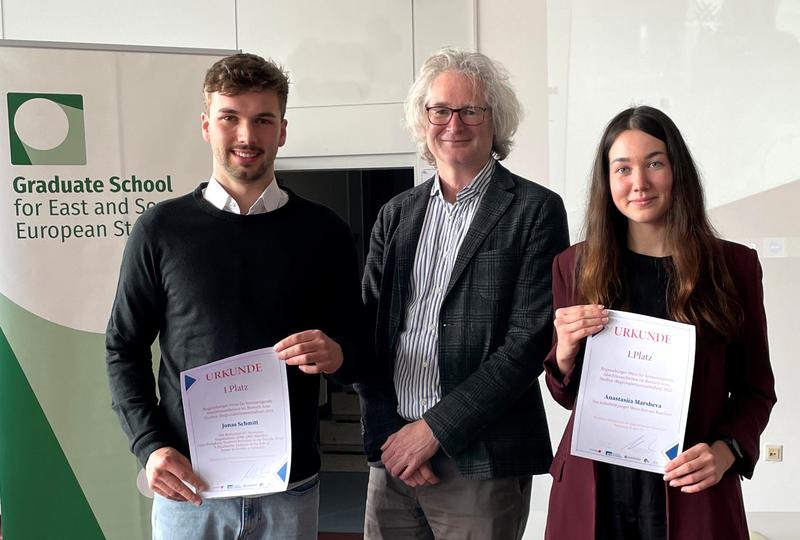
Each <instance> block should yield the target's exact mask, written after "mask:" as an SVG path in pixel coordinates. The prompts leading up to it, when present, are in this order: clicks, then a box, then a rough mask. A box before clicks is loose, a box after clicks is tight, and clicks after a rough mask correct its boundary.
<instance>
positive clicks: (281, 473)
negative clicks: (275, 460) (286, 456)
mask: <svg viewBox="0 0 800 540" xmlns="http://www.w3.org/2000/svg"><path fill="white" fill-rule="evenodd" d="M287 465H288V463H284V464H283V467H281V470H279V471H278V476H280V477H281V480H286V466H287Z"/></svg>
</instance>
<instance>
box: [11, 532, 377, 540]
mask: <svg viewBox="0 0 800 540" xmlns="http://www.w3.org/2000/svg"><path fill="white" fill-rule="evenodd" d="M317 538H319V540H364V535H363V534H361V533H336V532H321V533H319V536H318V537H317ZM0 540H2V538H0Z"/></svg>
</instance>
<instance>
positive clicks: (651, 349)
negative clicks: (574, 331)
mask: <svg viewBox="0 0 800 540" xmlns="http://www.w3.org/2000/svg"><path fill="white" fill-rule="evenodd" d="M694 352H695V328H694V326H692V325H687V324H681V323H676V322H673V321H667V320H664V319H657V318H654V317H646V316H643V315H637V314H633V313H626V312H622V311H613V310H610V311H609V312H608V323H607V324H606V325H605V328H604V329H603V330H602V331H601V332H599V333H597V334H595V335H594V336H592V337H590V338H588V339H587V341H586V350H585V353H584V357H583V369H582V371H581V382H580V388H579V390H578V401H577V404H576V410H575V424H574V430H573V434H572V448H571V452H572V454H573V455H575V456H580V457H585V458H588V459H594V460H598V461H604V462H606V463H612V464H615V465H622V466H626V467H632V468H635V469H641V470H645V471H651V472H655V473H661V472H663V471H664V465H666V463H667V462H668V461H669V460H670V459H673V458H675V456H677V455H678V454H679V453H680V452H681V451H682V449H683V448H682V447H683V436H684V431H685V429H686V417H687V414H688V410H689V396H690V393H691V387H692V374H693V369H694Z"/></svg>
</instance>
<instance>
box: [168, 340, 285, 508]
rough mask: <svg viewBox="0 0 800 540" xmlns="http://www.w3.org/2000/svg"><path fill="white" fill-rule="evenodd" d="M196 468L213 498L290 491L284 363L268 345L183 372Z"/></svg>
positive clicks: (206, 493) (185, 411)
mask: <svg viewBox="0 0 800 540" xmlns="http://www.w3.org/2000/svg"><path fill="white" fill-rule="evenodd" d="M181 398H182V399H183V414H184V418H185V419H186V434H187V435H188V438H189V452H190V454H191V458H192V466H193V468H194V470H195V472H196V473H197V474H198V475H199V476H200V477H201V478H202V479H203V480H205V482H206V483H207V484H208V489H207V490H206V491H203V492H201V493H200V495H201V496H203V497H205V498H209V499H213V498H216V497H239V496H244V495H261V494H264V493H273V492H276V491H286V486H287V484H288V481H289V470H290V468H291V455H292V434H291V419H290V415H289V387H288V384H287V382H286V365H285V364H284V363H283V362H281V361H280V360H278V357H277V356H276V355H275V351H274V350H273V349H272V348H271V347H270V348H266V349H258V350H255V351H250V352H246V353H244V354H239V355H237V356H232V357H230V358H225V359H223V360H219V361H217V362H212V363H210V364H206V365H204V366H201V367H197V368H194V369H189V370H186V371H182V372H181Z"/></svg>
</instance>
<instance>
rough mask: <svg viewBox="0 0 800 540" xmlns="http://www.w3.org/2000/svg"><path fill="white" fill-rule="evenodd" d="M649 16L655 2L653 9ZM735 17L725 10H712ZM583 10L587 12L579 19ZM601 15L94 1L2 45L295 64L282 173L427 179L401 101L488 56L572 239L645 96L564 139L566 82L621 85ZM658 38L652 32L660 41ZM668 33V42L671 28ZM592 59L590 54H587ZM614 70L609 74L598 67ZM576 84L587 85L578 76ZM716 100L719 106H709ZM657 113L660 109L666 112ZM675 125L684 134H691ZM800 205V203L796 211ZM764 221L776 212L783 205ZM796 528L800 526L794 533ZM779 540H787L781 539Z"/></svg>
mask: <svg viewBox="0 0 800 540" xmlns="http://www.w3.org/2000/svg"><path fill="white" fill-rule="evenodd" d="M629 3H630V2H629V1H628V0H613V2H612V4H607V3H606V4H603V8H602V9H603V10H606V11H607V12H614V13H618V23H619V24H620V25H624V24H625V22H626V18H625V17H626V12H625V8H626V7H630V6H628V4H629ZM651 3H652V2H647V4H648V5H650V4H651ZM723 3H724V2H723V1H722V0H719V1H716V2H710V3H709V4H714V5H719V4H723ZM734 3H735V2H734ZM754 4H755V3H754ZM758 4H759V5H760V3H758ZM637 5H638V4H637ZM655 5H656V4H653V6H655ZM687 5H688V4H687ZM776 5H777V9H778V11H779V13H780V15H781V18H780V19H781V22H780V25H782V26H781V29H782V30H783V31H784V32H787V33H790V34H791V32H793V31H794V29H796V28H797V23H798V21H800V4H798V3H797V2H796V1H794V2H792V1H784V2H780V1H779V2H777V4H776ZM134 6H135V7H134ZM237 6H238V10H237ZM576 6H577V7H580V8H582V9H583V10H584V11H580V10H577V9H576ZM590 6H591V3H587V2H575V3H574V4H573V3H571V2H567V1H564V2H556V1H552V2H550V3H549V4H548V2H547V1H546V0H492V1H489V0H436V1H433V0H413V1H411V2H396V1H392V0H378V1H375V0H372V1H367V0H340V1H338V2H333V3H321V2H311V1H310V0H296V1H294V2H291V3H288V2H279V1H276V0H269V1H256V0H239V2H238V3H234V2H232V1H229V2H222V1H214V0H176V1H173V2H166V3H165V2H156V1H155V0H142V1H140V2H137V3H135V4H131V3H129V2H122V1H109V0H85V1H83V2H81V3H80V4H74V3H73V4H69V3H63V2H56V1H54V0H35V1H32V0H0V7H1V8H2V9H0V30H1V33H0V37H2V38H4V39H15V40H16V39H25V40H45V41H75V42H93V43H106V44H107V43H116V44H128V45H156V46H168V47H198V48H216V49H219V48H223V49H234V48H242V49H244V50H246V51H248V52H255V53H258V54H262V55H265V56H272V57H274V58H276V59H277V60H279V61H281V62H283V63H285V64H286V67H287V68H288V69H289V70H290V71H291V72H292V74H293V80H294V83H295V86H294V87H293V89H292V94H291V96H290V103H289V105H290V110H289V112H288V115H287V116H288V119H289V136H288V143H287V146H286V147H285V148H284V149H283V151H282V154H281V158H279V164H278V165H279V167H283V168H309V167H320V168H322V167H346V166H360V167H369V166H380V165H383V166H401V165H413V164H415V163H416V158H415V156H414V147H413V145H412V144H411V142H410V141H409V139H408V137H407V134H406V133H405V131H404V129H403V126H402V112H401V109H402V107H401V103H402V99H403V97H404V94H405V91H406V89H407V87H408V85H409V84H410V83H411V81H412V80H413V77H414V73H415V70H416V69H417V68H418V67H419V65H420V63H421V61H422V60H424V58H425V57H426V56H427V54H428V53H429V52H431V51H432V50H434V49H436V48H438V47H439V46H442V45H455V46H461V47H466V48H477V49H478V50H480V51H481V52H484V53H486V54H488V55H489V56H492V57H494V58H496V59H497V60H499V61H501V62H502V63H503V64H504V65H505V66H506V67H507V68H508V69H509V71H510V72H511V73H512V77H513V79H512V80H513V83H514V85H515V87H516V89H517V92H518V94H519V97H520V99H521V101H522V103H523V106H524V109H525V113H526V118H525V120H524V121H523V123H522V125H521V126H520V130H519V133H518V136H517V139H516V148H515V151H514V152H513V153H512V155H511V157H510V158H509V159H508V160H507V164H508V165H509V166H510V167H511V168H512V169H513V170H514V171H515V172H517V173H519V174H522V175H523V176H526V177H528V178H530V179H534V180H537V181H539V182H541V183H543V184H545V185H550V186H551V187H552V188H553V189H555V190H556V191H559V192H560V193H561V194H562V195H564V197H565V202H566V204H567V207H568V209H570V211H571V212H570V218H571V227H572V229H573V235H574V233H576V232H577V231H576V229H577V225H578V224H579V223H578V221H579V216H580V213H581V211H582V208H583V202H584V201H583V190H582V187H581V186H583V185H584V184H583V182H584V181H585V178H586V172H587V171H588V168H589V161H588V160H587V158H586V156H587V155H589V154H590V153H591V148H592V147H593V145H594V143H595V141H596V138H597V137H599V134H600V131H601V130H602V123H603V121H605V120H607V119H608V118H610V116H611V113H609V112H608V111H607V110H606V109H608V107H610V106H611V105H613V107H611V108H612V109H615V110H617V109H619V108H621V106H623V105H625V104H626V103H627V102H628V101H629V100H631V99H635V98H637V97H639V98H641V97H642V96H643V94H638V95H633V96H628V95H623V94H620V93H618V92H617V93H612V94H609V95H607V96H605V97H602V96H601V98H598V101H597V103H598V104H601V105H602V114H600V115H599V116H597V115H596V114H595V116H592V117H591V118H590V119H581V122H578V124H579V125H582V129H581V131H580V133H576V132H570V131H568V129H567V126H569V125H571V124H570V122H571V121H572V122H573V123H574V117H573V118H572V119H570V117H569V114H575V112H576V111H578V110H583V109H581V107H583V106H584V105H585V104H580V103H575V102H574V101H570V99H569V96H568V93H567V90H568V85H567V84H564V83H566V82H568V80H571V82H572V83H573V84H578V83H580V84H581V85H584V88H583V90H584V92H585V91H586V90H587V88H588V89H589V90H591V85H592V84H594V83H595V82H596V81H597V80H596V81H592V80H591V79H590V78H587V77H586V73H587V72H586V71H585V69H593V70H594V71H593V72H592V73H593V76H595V77H600V79H599V84H600V86H603V85H606V86H612V87H613V85H610V82H611V80H612V79H613V78H614V77H616V76H617V75H616V74H615V73H614V72H612V71H608V72H604V70H603V69H602V65H601V66H600V69H597V68H598V66H594V67H593V66H592V65H591V63H585V62H586V58H588V57H587V56H585V55H584V56H578V57H576V56H575V53H574V51H573V50H572V47H575V44H576V43H577V42H578V40H580V38H581V36H583V37H584V38H585V37H586V35H587V34H579V35H574V34H573V33H574V32H576V31H580V32H586V29H587V28H589V29H591V28H592V26H591V24H590V23H591V21H590V20H588V19H582V18H581V17H583V16H588V15H587V14H588V13H589V12H588V11H586V10H589V9H592V8H591V7H590ZM651 7H652V6H651ZM631 9H632V8H631ZM637 9H638V8H637ZM687 9H688V8H687ZM320 10H322V11H320ZM312 13H313V14H314V15H311V14H312ZM576 13H577V16H575V14H576ZM443 18H446V20H448V21H449V23H448V24H447V25H445V26H444V27H443V29H442V28H440V26H441V24H440V22H439V21H441V20H442V19H443ZM673 19H674V17H673V18H672V19H671V18H670V13H669V12H667V13H666V15H665V16H664V17H663V18H662V19H661V21H660V24H661V25H662V26H665V27H666V25H668V24H676V23H675V20H673ZM587 24H588V26H586V25H587ZM582 25H583V26H582ZM548 27H549V32H550V35H549V36H548ZM594 28H595V29H596V27H594ZM554 29H556V30H554ZM662 30H664V29H663V28H660V27H658V26H656V27H655V30H651V34H650V35H651V36H652V35H653V34H652V32H659V31H662ZM613 32H614V30H613V28H601V29H599V31H598V33H597V35H596V36H595V37H594V39H596V40H598V43H599V42H600V41H601V40H602V39H603V36H604V35H605V34H613ZM666 32H667V34H668V32H669V29H668V28H667V29H666ZM741 32H742V37H743V40H744V42H745V43H747V40H749V39H755V40H756V41H754V42H752V43H754V44H755V45H758V43H759V42H758V41H757V40H758V37H757V36H754V35H751V34H745V33H746V32H748V30H747V27H743V28H742V29H741ZM784 37H788V36H784ZM584 43H586V42H585V40H584ZM591 44H592V42H588V45H589V46H590V47H591ZM751 50H755V51H756V52H759V51H762V52H763V48H759V47H755V48H752V47H751ZM668 52H669V51H666V52H663V53H659V54H661V57H660V58H661V59H662V60H663V59H668V58H669V56H668V54H667V53H668ZM1 53H2V49H0V54H1ZM665 55H666V56H665ZM652 58H654V59H653V60H651V61H650V62H644V63H639V62H633V61H631V63H630V65H628V66H627V69H628V72H629V73H628V74H629V76H631V77H634V78H635V77H636V76H637V74H639V75H648V74H649V75H650V76H655V77H656V78H657V75H658V73H659V64H658V58H659V56H658V54H656V55H655V56H654V57H652ZM603 60H604V59H599V60H598V62H601V61H603ZM793 60H795V57H794V56H791V55H788V56H787V55H784V54H780V55H772V56H770V57H766V58H764V59H763V60H762V62H763V63H764V64H766V65H769V66H770V67H772V68H773V69H772V70H769V71H761V73H762V76H761V77H762V79H761V80H759V81H755V83H763V77H764V76H765V75H763V74H764V73H768V74H769V73H773V71H774V72H775V73H782V72H793V73H796V70H797V65H800V64H797V63H792V62H793ZM575 62H578V63H577V64H576V63H575ZM580 62H584V64H580ZM581 65H584V66H585V69H584V68H581V67H580V66H581ZM756 65H757V64H756ZM576 69H578V70H583V71H578V72H576V71H575V70H576ZM653 74H655V75H653ZM723 75H724V73H723ZM775 80H777V81H778V82H781V81H783V82H784V83H785V82H786V79H780V78H778V79H770V81H772V82H774V81H775ZM788 80H791V79H788ZM656 83H657V81H656ZM656 83H654V84H656ZM707 84H709V85H712V86H713V84H714V81H713V80H711V81H708V82H707ZM586 85H589V86H588V87H586ZM757 87H758V85H757V84H756V88H757ZM648 88H651V89H652V92H651V93H650V94H647V95H644V98H646V99H652V98H654V97H657V95H658V93H657V90H658V86H657V85H656V86H650V87H648ZM786 90H787V92H789V93H793V95H795V96H796V95H798V93H799V92H797V89H791V88H788V89H786ZM689 98H691V96H689ZM187 99H190V97H187ZM606 99H609V100H611V102H610V104H609V103H606V102H605V101H604V100H606ZM705 99H706V100H708V99H712V98H709V97H708V95H706V96H705ZM620 100H621V101H620ZM198 104H199V96H198ZM653 104H654V105H656V106H664V103H663V102H660V101H656V102H654V103H653ZM742 107H743V108H746V104H742ZM732 112H738V111H732ZM600 116H602V117H603V118H602V119H601V118H600ZM606 117H607V118H606ZM678 123H679V125H680V124H681V122H680V121H679V122H678ZM793 127H796V126H789V129H792V128H793ZM737 129H738V130H740V131H741V132H745V131H747V126H737ZM703 136H704V133H702V132H698V133H697V134H696V135H695V134H692V136H691V139H690V142H691V143H697V144H702V145H703V147H705V146H706V145H707V144H708V143H709V142H708V141H704V140H703ZM576 140H577V141H580V142H579V145H580V151H579V152H577V153H570V152H568V151H566V150H564V149H565V148H566V147H567V145H568V143H570V144H574V143H575V141H576ZM731 141H732V142H731V143H729V144H733V143H735V142H736V137H732V138H731ZM710 143H713V141H710ZM787 144H788V143H787ZM712 148H713V145H712ZM554 149H556V150H557V151H554ZM712 151H713V150H712ZM717 152H718V154H719V156H715V157H714V159H715V160H716V159H717V158H718V157H723V158H726V157H728V156H729V155H730V154H731V153H735V152H741V150H739V149H738V148H735V147H734V148H731V147H725V148H722V149H717ZM726 154H727V155H726ZM768 163H769V162H767V164H768ZM795 163H796V160H795ZM778 170H780V171H782V172H781V174H783V172H785V171H786V170H787V168H786V167H783V166H782V168H780V169H778ZM788 170H789V174H790V175H791V174H795V176H793V177H792V178H793V179H794V180H797V179H798V178H800V174H797V169H796V168H794V169H791V167H790V168H789V169H788ZM730 181H731V178H728V177H725V176H718V177H707V178H706V182H707V186H708V189H709V192H710V193H711V194H713V197H714V200H715V201H717V202H716V204H719V205H722V206H720V208H719V209H712V214H713V215H715V216H717V214H719V216H720V217H719V218H717V217H715V219H719V221H720V228H721V229H722V231H723V233H725V232H726V230H730V231H732V232H731V233H730V234H731V235H738V236H739V237H742V238H743V239H745V240H746V239H747V238H744V237H746V236H747V234H748V233H747V231H744V232H743V231H741V230H740V229H737V228H736V224H737V217H736V216H737V215H741V212H745V213H748V212H751V211H752V210H749V209H750V208H751V206H748V207H745V208H743V209H740V210H739V211H738V212H739V214H737V211H736V209H735V204H736V197H739V196H741V194H743V193H751V191H748V190H749V189H750V188H749V186H748V185H747V184H741V183H737V184H736V186H737V187H736V190H737V192H736V193H737V194H738V195H735V196H734V195H731V194H730V193H728V189H727V186H728V184H729V182H730ZM795 183H796V182H795ZM781 193H782V192H778V193H777V194H776V195H775V197H773V199H772V203H775V202H776V201H779V200H784V199H785V196H782V195H781ZM792 193H796V191H793V192H792ZM797 202H798V201H797V199H795V200H794V203H795V205H796V203H797ZM731 204H732V205H734V210H732V211H729V212H728V213H727V214H726V213H725V208H723V206H724V205H731ZM766 208H767V210H766V212H767V213H768V212H769V210H768V209H769V208H771V206H767V207H766ZM761 211H764V210H763V209H762V210H761ZM767 219H768V218H767V217H766V216H763V217H762V219H759V220H757V221H760V222H762V223H763V222H764V221H765V220H767ZM788 219H789V218H788V217H787V220H788ZM789 221H790V222H791V223H792V224H793V225H792V226H793V227H795V228H794V229H792V230H789V232H786V230H783V231H778V232H775V231H772V232H769V233H763V232H759V233H758V234H756V235H755V236H754V238H755V239H757V240H758V241H762V240H764V239H766V238H767V234H769V235H773V236H776V237H781V236H788V237H789V240H788V244H787V245H788V246H789V248H787V250H788V252H789V253H790V255H791V256H792V257H795V258H796V257H797V247H796V246H797V244H796V242H797V240H796V237H798V236H800V234H798V233H797V232H796V224H797V223H798V222H797V220H796V219H791V220H789ZM773 233H774V234H773ZM793 242H794V243H793ZM792 246H795V247H792ZM792 250H795V251H792ZM794 260H796V259H794ZM776 265H777V263H768V264H765V272H766V275H765V288H766V301H767V312H768V316H769V318H770V321H772V325H773V326H772V327H773V331H772V332H771V334H770V339H771V343H772V347H773V365H774V369H775V371H776V374H777V376H778V381H779V386H778V390H779V399H780V400H781V401H780V402H779V405H778V407H777V408H776V410H775V414H774V416H773V419H772V422H771V424H770V426H769V428H768V430H767V434H766V439H765V440H768V441H769V442H778V443H783V444H784V455H785V457H784V462H783V463H781V464H765V463H760V464H759V466H758V467H757V469H756V474H755V479H754V480H753V481H750V482H745V487H744V489H745V496H746V499H747V501H748V504H749V505H752V508H751V509H752V510H757V511H760V512H768V511H772V512H800V499H798V498H797V497H793V489H792V484H791V483H790V482H787V481H786V479H787V478H798V477H800V470H798V468H799V465H798V459H797V457H796V453H795V452H793V450H794V449H795V448H797V447H798V446H797V445H798V444H800V440H798V438H799V437H798V430H797V428H796V427H795V425H796V422H794V420H793V418H792V415H793V413H794V411H796V410H798V406H799V405H800V404H799V403H798V402H797V400H798V398H797V397H796V394H797V393H796V392H795V393H792V389H793V388H794V386H795V384H794V383H795V382H796V381H798V374H799V373H798V371H799V370H800V368H798V367H797V365H796V363H795V362H794V361H793V357H792V355H791V352H790V351H791V341H790V340H791V336H792V331H793V329H794V325H795V324H794V323H793V322H792V321H793V320H794V317H792V316H791V315H792V312H791V311H790V310H791V306H793V305H795V304H796V303H797V300H798V298H797V293H796V291H797V289H796V288H790V289H788V296H787V290H786V289H785V288H783V287H785V286H786V284H787V283H789V282H790V281H796V275H797V274H796V272H794V271H791V272H789V273H786V272H787V271H786V270H784V267H779V268H776ZM792 268H794V267H792ZM770 272H773V274H772V275H771V274H770ZM789 274H791V276H790V275H789ZM787 276H788V277H787ZM776 330H777V332H776ZM545 394H546V392H545ZM546 399H547V408H548V414H549V418H550V422H551V433H552V439H553V444H554V445H555V444H557V442H558V440H559V439H560V437H561V432H562V430H563V426H564V424H565V421H566V413H565V412H564V411H562V410H560V409H559V408H558V407H557V406H555V404H554V403H553V402H552V400H550V399H549V398H546ZM548 489H549V478H547V477H542V478H537V479H536V481H535V482H534V497H533V501H532V510H533V513H532V517H531V519H532V523H531V526H530V527H529V530H530V531H531V532H529V536H528V537H529V538H536V537H538V535H539V534H540V532H539V530H540V527H541V524H542V520H543V516H544V512H545V511H546V505H547V492H548ZM798 522H800V520H796V521H795V523H798ZM798 528H800V527H798ZM533 531H536V532H535V533H534V532H533ZM776 534H782V533H776ZM531 535H533V536H531ZM779 537H783V538H786V536H773V538H779Z"/></svg>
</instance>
